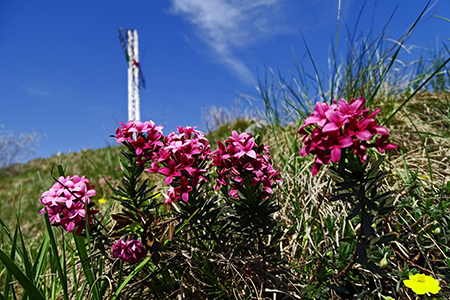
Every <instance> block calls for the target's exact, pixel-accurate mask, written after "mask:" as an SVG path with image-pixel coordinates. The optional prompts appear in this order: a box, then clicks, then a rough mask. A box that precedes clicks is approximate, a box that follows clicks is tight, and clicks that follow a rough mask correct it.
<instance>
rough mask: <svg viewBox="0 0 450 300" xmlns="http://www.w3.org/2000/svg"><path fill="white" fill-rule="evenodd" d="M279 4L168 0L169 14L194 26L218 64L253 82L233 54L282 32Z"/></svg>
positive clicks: (266, 0)
mask: <svg viewBox="0 0 450 300" xmlns="http://www.w3.org/2000/svg"><path fill="white" fill-rule="evenodd" d="M281 2H282V0H172V8H171V9H172V12H173V13H175V14H178V15H182V16H183V17H185V18H186V19H187V20H188V21H189V22H191V23H192V24H193V25H195V28H196V33H197V34H198V36H199V37H200V38H201V39H202V40H203V41H204V42H205V43H206V44H207V45H208V46H209V47H211V49H212V50H213V51H214V54H215V55H216V57H217V58H218V59H219V61H220V62H221V63H223V64H224V65H226V66H227V67H228V68H230V69H231V70H232V71H233V72H234V73H235V74H236V75H237V77H239V78H240V79H241V80H243V81H246V82H254V76H253V74H252V72H251V71H250V70H249V69H248V67H247V66H246V65H245V64H244V63H243V62H242V61H241V60H239V59H238V58H237V57H236V55H235V54H234V50H236V49H237V48H241V47H246V46H248V45H250V44H252V43H255V42H257V41H260V40H263V39H267V38H269V37H272V36H274V35H275V34H278V33H281V32H283V31H284V30H285V29H286V28H283V26H282V25H279V24H282V23H283V22H279V21H280V19H279V18H280V11H281V10H280V7H281V5H282V3H281Z"/></svg>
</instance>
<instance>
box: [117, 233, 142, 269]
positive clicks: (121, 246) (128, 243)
mask: <svg viewBox="0 0 450 300" xmlns="http://www.w3.org/2000/svg"><path fill="white" fill-rule="evenodd" d="M111 250H112V256H113V257H115V258H120V260H122V261H126V262H129V263H132V264H135V263H137V262H139V261H140V260H141V259H143V258H144V257H145V256H146V255H147V251H145V248H144V246H143V245H142V243H141V242H140V241H139V240H134V239H128V238H127V239H126V240H122V239H121V240H119V241H117V243H115V244H114V245H112V247H111Z"/></svg>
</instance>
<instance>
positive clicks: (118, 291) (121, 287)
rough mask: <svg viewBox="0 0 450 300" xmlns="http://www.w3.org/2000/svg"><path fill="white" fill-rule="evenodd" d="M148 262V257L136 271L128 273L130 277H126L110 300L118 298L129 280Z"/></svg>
mask: <svg viewBox="0 0 450 300" xmlns="http://www.w3.org/2000/svg"><path fill="white" fill-rule="evenodd" d="M149 260H150V257H146V258H145V259H144V260H143V261H142V262H141V263H140V264H139V265H138V266H137V267H136V269H134V270H133V272H131V273H130V275H128V277H127V278H125V280H124V281H123V282H122V284H121V285H120V286H119V288H118V289H117V291H116V293H115V294H114V296H113V297H112V299H111V300H116V299H118V297H119V296H120V293H121V292H122V290H123V289H124V288H125V286H126V285H127V283H128V282H130V280H131V279H133V277H134V276H135V275H136V274H137V273H138V272H139V271H140V270H141V269H142V268H143V267H145V265H146V264H147V263H148V261H149Z"/></svg>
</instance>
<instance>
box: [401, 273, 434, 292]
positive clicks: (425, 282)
mask: <svg viewBox="0 0 450 300" xmlns="http://www.w3.org/2000/svg"><path fill="white" fill-rule="evenodd" d="M403 283H404V284H405V285H406V286H407V287H409V288H411V289H412V290H413V292H414V293H416V294H418V295H423V294H425V293H432V294H437V293H439V290H440V289H441V288H440V287H439V282H438V281H437V280H436V279H434V278H433V277H431V276H428V275H425V274H416V275H409V279H406V280H403Z"/></svg>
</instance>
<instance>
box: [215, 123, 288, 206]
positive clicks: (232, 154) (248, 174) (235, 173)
mask: <svg viewBox="0 0 450 300" xmlns="http://www.w3.org/2000/svg"><path fill="white" fill-rule="evenodd" d="M218 146H219V148H218V149H217V150H215V151H214V152H212V159H213V162H212V163H211V165H212V166H216V167H217V175H218V176H217V179H216V187H215V189H216V190H217V189H219V188H220V186H222V185H227V184H228V185H229V186H230V187H231V188H230V191H229V196H232V197H235V198H238V197H239V194H238V191H237V185H238V184H242V183H243V182H244V178H248V179H250V182H251V184H252V185H253V186H255V185H256V184H258V183H261V184H262V186H263V192H262V193H261V197H262V198H263V199H266V198H267V197H268V196H269V195H270V194H272V193H273V191H272V187H273V185H274V183H275V182H281V181H282V179H281V178H280V173H279V172H278V171H275V170H274V169H273V166H272V161H271V159H270V154H269V147H267V146H265V147H258V145H257V144H256V142H255V139H254V138H253V137H252V136H251V135H250V134H248V133H246V132H244V133H241V134H238V133H237V132H236V131H234V130H233V132H232V136H231V137H229V138H228V139H227V140H226V141H225V143H222V142H221V141H219V142H218Z"/></svg>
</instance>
